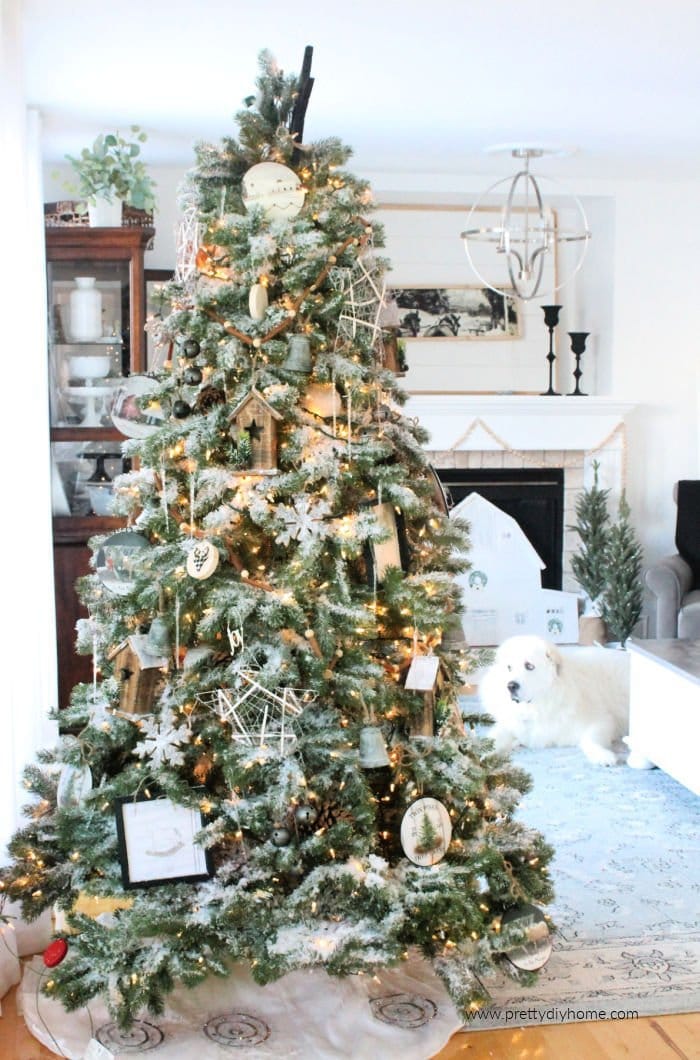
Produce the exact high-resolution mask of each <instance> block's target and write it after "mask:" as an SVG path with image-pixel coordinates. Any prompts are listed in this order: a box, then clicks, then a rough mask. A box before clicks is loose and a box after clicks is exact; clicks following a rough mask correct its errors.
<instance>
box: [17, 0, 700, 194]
mask: <svg viewBox="0 0 700 1060" xmlns="http://www.w3.org/2000/svg"><path fill="white" fill-rule="evenodd" d="M21 7H22V9H23V14H24V67H25V81H26V95H27V99H28V102H29V103H31V104H34V105H37V106H38V107H39V108H40V109H41V111H42V113H43V115H44V130H45V156H46V158H47V159H48V160H51V161H55V160H60V159H62V158H63V156H64V154H65V153H66V152H77V151H79V150H80V148H81V147H83V146H85V144H86V143H89V142H90V141H91V139H92V138H93V137H94V136H95V135H96V133H98V132H101V131H105V132H106V131H109V130H110V129H113V128H117V127H119V128H121V129H122V130H125V129H126V128H128V126H129V125H130V124H131V123H138V124H140V125H141V126H142V127H143V128H145V130H146V131H147V133H148V136H149V140H148V143H147V144H146V145H145V148H144V158H145V160H146V161H147V162H151V163H153V164H157V163H178V164H180V163H182V164H183V165H189V164H191V162H192V160H193V154H192V145H193V143H194V142H195V141H196V140H199V139H205V140H207V139H212V140H218V139H219V138H220V137H221V136H223V135H227V134H231V133H235V125H234V122H233V115H234V114H235V112H236V111H237V110H239V109H240V108H241V105H242V100H243V97H244V96H246V95H248V94H250V93H251V92H252V91H254V81H255V78H256V76H257V72H258V67H257V56H258V54H259V52H260V51H261V50H262V49H263V48H267V49H269V50H270V51H271V52H272V53H273V55H274V56H275V57H276V59H277V60H278V62H279V64H280V66H281V67H282V68H283V69H284V70H285V71H288V72H295V71H298V70H299V68H300V66H301V62H302V58H303V54H304V47H305V45H307V44H311V45H313V48H314V56H313V68H312V75H313V76H314V77H315V84H314V88H313V91H312V94H311V100H310V104H309V108H308V111H307V117H306V127H305V138H306V139H309V140H316V139H320V138H322V137H324V136H339V137H340V138H341V139H342V140H343V141H344V142H346V143H348V144H350V145H351V146H352V147H353V148H354V163H353V165H354V168H356V169H359V170H362V171H384V172H387V171H396V172H406V171H408V172H414V173H438V172H442V173H452V174H456V173H462V172H464V173H467V172H482V171H483V172H486V171H493V170H494V166H495V165H496V163H494V160H493V159H492V158H489V157H488V156H485V155H484V149H485V148H486V147H487V146H489V145H492V144H496V143H503V142H508V143H510V142H528V143H532V142H541V143H548V144H555V145H559V146H561V145H564V146H573V147H575V148H577V152H576V154H575V155H574V156H572V157H571V158H570V159H567V160H564V161H563V162H561V163H557V164H558V165H559V167H560V168H559V170H558V171H559V172H562V173H567V172H581V173H586V174H589V175H601V176H608V175H629V174H632V173H634V172H643V173H649V174H658V175H664V176H672V175H679V176H684V177H688V176H700V135H699V134H700V59H699V58H698V57H699V55H700V0H663V2H661V0H530V2H528V0H422V2H417V0H396V2H395V0H352V2H349V0H345V2H336V0H266V2H263V0H258V2H257V4H256V3H255V0H246V2H245V3H243V2H241V0H190V2H186V0H138V2H137V0H117V2H116V3H108V2H106V0H23V2H22V3H21ZM552 165H553V163H550V167H549V168H550V169H551V168H552ZM497 166H498V168H499V169H501V170H502V169H503V166H504V163H503V159H500V160H499V162H498V163H497ZM567 167H568V169H567Z"/></svg>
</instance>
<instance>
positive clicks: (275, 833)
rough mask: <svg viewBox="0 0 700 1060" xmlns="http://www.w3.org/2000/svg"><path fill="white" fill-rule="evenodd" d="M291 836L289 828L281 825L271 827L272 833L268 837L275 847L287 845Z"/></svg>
mask: <svg viewBox="0 0 700 1060" xmlns="http://www.w3.org/2000/svg"><path fill="white" fill-rule="evenodd" d="M291 838H292V833H291V832H290V831H289V829H288V828H283V827H281V826H280V827H279V828H273V829H272V834H271V836H270V839H271V840H272V842H273V844H274V845H275V846H276V847H286V846H289V842H290V840H291Z"/></svg>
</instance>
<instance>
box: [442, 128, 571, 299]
mask: <svg viewBox="0 0 700 1060" xmlns="http://www.w3.org/2000/svg"><path fill="white" fill-rule="evenodd" d="M489 151H490V152H493V153H495V152H502V151H508V152H509V153H510V154H511V155H512V156H513V158H517V159H521V160H522V168H521V169H520V170H518V172H517V173H516V174H515V176H514V177H512V178H506V179H504V180H498V181H496V183H495V184H492V185H491V187H489V188H487V190H486V191H485V192H484V194H483V195H482V196H481V197H480V198H479V199H478V201H477V202H476V203H475V204H474V206H472V208H471V211H470V213H469V217H468V220H467V227H466V229H465V231H464V232H462V234H461V236H462V239H463V240H464V248H465V250H466V253H467V257H468V259H469V262H470V264H471V266H472V269H473V270H474V272H475V273H476V275H477V276H478V278H479V279H480V280H481V282H482V283H483V284H484V286H486V287H489V288H491V290H494V291H497V292H498V293H499V294H503V295H510V296H512V295H513V294H515V295H516V296H517V297H518V298H521V299H523V301H528V300H530V299H533V298H542V297H543V296H544V295H546V294H552V293H553V292H554V291H557V290H559V288H560V287H563V286H564V284H565V283H567V282H568V281H569V280H571V279H572V278H573V276H574V275H575V274H576V273H577V272H578V270H579V269H580V268H581V265H582V264H583V259H584V257H585V254H586V250H587V247H588V241H589V239H590V237H591V233H590V230H589V228H588V221H587V219H586V214H585V211H584V209H583V205H582V203H581V200H580V199H579V198H578V197H577V196H575V195H573V194H572V193H571V192H566V191H564V190H563V189H562V188H561V185H558V182H557V181H550V183H553V184H555V185H558V187H559V189H560V190H559V195H558V197H557V201H558V202H559V201H560V197H561V196H562V195H563V196H564V198H563V199H561V203H562V209H561V211H560V212H561V213H562V214H563V215H564V216H563V220H562V223H561V224H560V218H559V214H558V212H557V210H556V209H554V207H553V206H552V205H551V203H550V204H547V203H545V200H544V197H543V194H542V190H541V188H540V183H539V181H538V179H537V178H536V177H535V176H534V174H533V173H531V172H530V161H531V159H533V158H541V157H542V156H543V155H546V154H549V155H551V154H564V153H566V152H563V151H557V150H553V149H551V148H546V147H541V146H530V145H525V144H516V145H512V144H511V145H504V146H501V147H493V148H489ZM489 214H490V215H491V217H489ZM563 243H572V244H577V247H576V255H575V259H574V261H573V263H572V262H571V261H570V260H567V262H565V263H562V262H560V261H558V255H557V250H558V247H559V245H560V244H563ZM485 248H486V249H485ZM567 257H569V256H568V255H567Z"/></svg>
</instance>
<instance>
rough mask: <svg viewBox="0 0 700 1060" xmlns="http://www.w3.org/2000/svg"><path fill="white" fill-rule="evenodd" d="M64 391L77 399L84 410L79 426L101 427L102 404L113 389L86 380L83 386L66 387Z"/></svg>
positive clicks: (104, 384) (106, 385) (103, 384)
mask: <svg viewBox="0 0 700 1060" xmlns="http://www.w3.org/2000/svg"><path fill="white" fill-rule="evenodd" d="M65 389H66V394H70V396H71V397H74V398H77V399H78V400H79V401H80V402H81V403H82V404H83V406H84V408H85V412H84V414H83V419H82V421H81V423H80V426H81V427H102V415H103V407H102V402H103V401H104V398H106V397H107V395H108V394H111V393H112V392H113V390H114V387H113V386H109V385H108V384H106V383H100V382H99V381H98V382H93V381H92V380H91V379H86V380H85V384H84V386H67V387H66V388H65Z"/></svg>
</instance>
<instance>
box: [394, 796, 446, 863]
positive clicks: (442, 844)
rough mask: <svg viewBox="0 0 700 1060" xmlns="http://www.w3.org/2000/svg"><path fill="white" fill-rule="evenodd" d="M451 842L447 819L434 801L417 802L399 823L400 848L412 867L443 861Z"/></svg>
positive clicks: (443, 810) (418, 800)
mask: <svg viewBox="0 0 700 1060" xmlns="http://www.w3.org/2000/svg"><path fill="white" fill-rule="evenodd" d="M451 839H452V822H451V821H450V815H449V814H448V812H447V810H446V809H445V807H444V806H443V804H442V803H441V802H438V800H437V799H430V798H426V799H417V800H416V801H415V802H414V803H412V804H411V806H409V808H408V809H407V810H406V813H405V814H404V815H403V820H402V821H401V846H402V847H403V852H404V854H405V855H406V857H407V858H408V859H409V861H412V862H413V864H414V865H436V864H437V863H438V861H442V859H443V858H444V856H445V853H446V851H447V848H448V846H449V845H450V840H451Z"/></svg>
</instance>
